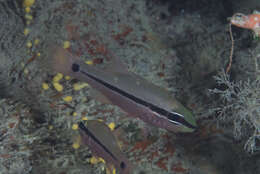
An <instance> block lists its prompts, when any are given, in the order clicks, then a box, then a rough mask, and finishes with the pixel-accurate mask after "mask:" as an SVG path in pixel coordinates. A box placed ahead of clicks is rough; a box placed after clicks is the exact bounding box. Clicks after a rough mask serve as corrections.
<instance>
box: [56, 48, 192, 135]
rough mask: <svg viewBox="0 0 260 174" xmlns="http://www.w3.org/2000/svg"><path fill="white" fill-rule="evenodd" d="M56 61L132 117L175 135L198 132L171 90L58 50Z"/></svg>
mask: <svg viewBox="0 0 260 174" xmlns="http://www.w3.org/2000/svg"><path fill="white" fill-rule="evenodd" d="M54 59H57V60H58V61H57V62H60V63H59V64H58V65H57V67H56V68H55V69H56V70H58V71H60V72H62V73H64V74H66V75H70V76H72V77H74V78H77V79H79V80H82V81H86V82H88V83H89V84H90V85H91V86H92V87H93V88H94V89H96V90H98V91H100V92H101V93H102V94H103V95H104V96H106V98H108V99H109V100H110V101H111V103H113V104H114V105H117V106H119V107H120V108H121V109H122V110H124V111H125V112H127V113H128V114H129V115H130V116H133V117H138V118H140V119H141V120H143V121H145V122H147V123H150V124H152V125H154V126H157V127H160V128H163V129H167V130H169V131H173V132H192V131H194V129H196V121H195V119H194V117H193V114H192V113H191V111H189V110H188V109H187V108H185V107H184V106H183V105H182V104H181V103H180V102H178V101H177V100H176V99H175V98H173V97H172V96H171V94H170V93H169V92H168V91H167V90H165V89H163V88H161V87H158V86H156V85H154V84H153V83H150V82H148V81H147V80H145V79H143V78H141V77H139V76H137V75H136V74H133V73H130V72H127V71H125V72H124V71H120V70H119V71H116V70H102V69H99V68H97V67H95V66H90V65H87V64H85V63H84V62H83V61H80V60H79V59H78V58H76V57H75V56H73V55H72V54H70V53H69V52H67V51H65V50H63V49H59V50H58V53H57V54H56V55H55V56H54Z"/></svg>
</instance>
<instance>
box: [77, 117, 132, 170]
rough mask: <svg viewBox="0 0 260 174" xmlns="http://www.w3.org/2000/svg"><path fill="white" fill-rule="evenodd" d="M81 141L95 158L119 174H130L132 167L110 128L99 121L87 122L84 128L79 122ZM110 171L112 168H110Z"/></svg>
mask: <svg viewBox="0 0 260 174" xmlns="http://www.w3.org/2000/svg"><path fill="white" fill-rule="evenodd" d="M78 125H79V128H80V129H79V131H80V135H81V141H82V143H83V144H85V145H87V146H88V147H89V148H90V149H91V151H92V153H93V154H94V155H95V156H98V157H102V158H103V159H104V160H105V161H106V163H107V164H110V165H111V164H112V165H113V166H114V167H115V168H116V169H117V173H119V174H130V173H132V165H131V163H130V162H129V161H128V160H127V158H126V157H125V155H124V154H123V152H122V151H121V150H120V147H119V145H118V143H117V140H116V138H115V136H114V134H113V132H112V131H111V130H110V128H109V127H108V126H107V125H106V124H105V123H104V122H101V121H98V120H89V121H87V123H86V126H85V124H84V123H83V122H79V123H78ZM110 170H112V167H110Z"/></svg>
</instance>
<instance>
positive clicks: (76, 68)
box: [71, 63, 80, 72]
mask: <svg viewBox="0 0 260 174" xmlns="http://www.w3.org/2000/svg"><path fill="white" fill-rule="evenodd" d="M79 68H80V67H79V64H76V63H73V64H72V66H71V69H72V71H73V72H79Z"/></svg>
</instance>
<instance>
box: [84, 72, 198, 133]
mask: <svg viewBox="0 0 260 174" xmlns="http://www.w3.org/2000/svg"><path fill="white" fill-rule="evenodd" d="M80 72H81V73H82V74H84V75H86V76H88V77H89V78H91V79H93V80H95V81H96V82H98V83H101V84H102V85H104V86H106V87H107V88H109V89H111V90H113V91H115V92H117V93H119V94H120V95H122V96H124V97H127V98H129V99H131V100H133V101H134V102H136V103H138V104H141V105H143V106H146V107H148V108H150V109H151V110H152V111H154V112H156V113H158V114H160V115H164V116H166V117H167V118H168V119H169V120H172V121H175V122H178V123H180V124H182V125H185V126H187V127H189V128H192V129H195V128H196V127H195V126H193V125H191V124H190V123H189V122H187V121H186V120H185V119H184V118H183V117H180V116H179V115H178V114H175V113H172V112H169V111H167V110H165V109H163V108H159V107H158V106H155V105H154V104H152V103H148V102H146V101H144V100H142V99H140V98H137V97H135V96H133V95H132V94H129V93H127V92H125V91H123V90H121V89H119V88H117V87H115V86H113V85H111V84H109V83H107V82H105V81H103V80H101V79H98V78H96V77H94V76H93V75H91V74H89V73H88V72H85V71H82V70H80ZM174 124H176V123H174Z"/></svg>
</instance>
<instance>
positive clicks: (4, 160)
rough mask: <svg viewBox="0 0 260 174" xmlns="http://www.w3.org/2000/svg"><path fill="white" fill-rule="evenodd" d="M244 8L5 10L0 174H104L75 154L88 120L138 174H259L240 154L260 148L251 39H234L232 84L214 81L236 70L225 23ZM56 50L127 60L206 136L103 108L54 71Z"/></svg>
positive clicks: (7, 4)
mask: <svg viewBox="0 0 260 174" xmlns="http://www.w3.org/2000/svg"><path fill="white" fill-rule="evenodd" d="M253 1H254V0H252V1H250V2H252V3H253ZM242 2H243V1H236V3H234V2H231V1H214V0H194V1H190V0H184V1H180V0H176V1H168V0H132V1H125V0H96V1H87V0H84V1H82V0H57V1H53V0H45V1H40V0H35V1H34V0H25V1H21V0H0V13H1V15H0V23H1V28H0V38H1V41H0V45H1V47H0V97H1V98H0V147H1V148H0V173H8V174H9V173H10V174H18V173H23V174H24V173H44V174H46V173H50V174H51V173H59V174H65V173H66V174H73V173H75V174H76V173H97V174H101V173H106V172H107V171H106V164H105V163H104V162H103V160H101V159H97V158H94V157H93V154H91V151H90V149H89V148H88V147H86V146H82V145H81V144H80V143H79V142H78V139H77V135H78V131H77V130H78V129H77V126H76V125H77V124H76V123H77V122H79V121H81V120H88V119H95V120H98V119H100V120H103V121H104V122H105V123H106V124H108V125H110V126H111V127H112V128H114V131H113V132H114V134H115V135H116V137H117V139H118V142H119V144H120V146H121V150H122V151H123V152H124V153H125V155H126V156H127V157H128V159H129V161H130V162H132V163H133V164H134V166H135V171H134V173H136V174H141V173H142V174H145V173H151V174H152V173H157V174H158V173H161V174H166V173H184V174H185V173H190V174H203V173H214V174H229V173H237V174H242V173H243V174H244V173H254V172H256V173H259V171H260V167H259V165H258V163H259V159H258V158H257V156H248V155H247V154H246V153H245V152H244V150H243V148H241V147H240V145H241V144H243V145H244V144H245V143H246V142H247V143H246V145H245V148H246V150H248V151H250V152H253V151H256V150H258V147H259V146H258V143H259V122H257V121H259V108H257V107H253V106H257V104H258V105H259V92H258V91H257V88H258V89H259V69H258V67H259V66H258V63H259V56H258V55H259V52H258V51H257V50H259V44H258V42H257V41H256V40H253V39H252V37H251V34H250V32H248V31H243V30H240V29H237V28H234V30H233V35H234V39H235V41H236V42H235V46H234V61H233V64H232V68H231V71H230V72H231V75H230V79H228V78H227V77H228V76H226V75H222V76H218V78H217V83H216V81H215V80H214V78H213V76H214V75H217V72H219V71H220V70H221V69H223V68H225V66H226V65H227V64H228V56H229V48H230V40H229V34H228V32H227V25H228V21H227V17H230V16H232V14H233V13H234V11H233V10H234V9H235V10H236V11H235V12H237V11H238V10H239V5H237V4H241V3H242ZM250 2H247V3H248V4H250V8H252V7H251V3H250ZM254 2H255V1H254ZM233 5H234V9H233ZM253 7H255V6H253ZM243 8H244V6H243ZM250 8H249V7H248V8H247V9H246V10H249V9H250ZM243 12H245V13H246V11H243ZM55 45H59V46H61V47H63V48H64V49H67V50H68V51H69V52H71V53H73V54H75V55H77V56H78V57H80V59H82V60H84V61H85V62H86V63H87V64H92V65H93V66H97V67H100V68H104V67H105V66H106V65H107V63H109V61H110V60H111V59H113V58H114V57H116V58H120V60H121V61H122V62H123V63H125V64H126V65H127V66H128V68H129V70H130V71H132V72H135V73H137V74H138V75H140V76H142V77H144V78H145V79H147V80H149V81H151V82H152V83H155V84H157V85H159V86H161V87H163V88H166V89H167V90H169V91H171V93H172V95H175V96H177V98H178V100H180V101H181V102H182V103H183V104H185V106H187V107H189V108H190V109H192V110H193V111H194V113H195V114H196V118H197V120H198V121H197V122H198V124H199V130H197V131H196V132H195V133H193V134H180V135H176V134H172V133H170V132H166V131H165V130H162V129H158V128H155V127H148V126H147V125H146V124H145V123H143V122H141V121H140V120H137V119H129V117H128V116H127V115H126V114H125V113H123V112H122V111H121V110H120V109H119V108H117V107H115V106H113V105H110V104H106V103H101V102H99V101H97V100H95V99H94V97H93V96H94V95H97V94H95V93H94V94H93V91H92V90H91V87H90V86H89V85H88V84H86V83H83V82H80V81H78V80H75V79H72V78H71V77H69V76H64V75H62V74H59V73H58V74H57V73H56V72H53V71H52V70H51V69H50V68H49V67H50V66H49V64H48V62H49V61H48V60H50V59H51V58H52V46H55ZM46 62H47V63H46ZM248 78H249V80H248ZM240 81H241V82H240ZM219 84H221V85H220V86H219ZM223 86H224V87H223ZM214 88H216V89H215V90H214ZM208 89H213V90H212V91H213V92H214V93H215V94H214V95H208ZM231 94H232V95H231ZM257 95H258V96H257ZM257 97H258V98H257ZM218 99H219V100H218ZM211 108H215V109H213V110H212V109H211ZM212 111H213V112H212ZM215 111H220V112H217V113H216V112H215ZM221 114H222V115H223V116H222V115H221ZM216 120H218V122H219V123H220V125H224V126H223V127H216V126H215V125H216ZM234 121H235V124H234ZM225 124H228V126H225ZM230 125H231V127H230ZM232 126H234V127H232ZM233 128H234V130H235V131H234V132H235V136H236V137H240V138H241V139H242V140H243V142H239V141H237V140H234V139H233V138H232V136H230V134H229V133H228V132H229V130H230V129H232V130H233ZM145 132H146V133H147V132H148V133H149V134H148V136H147V137H146V138H144V136H143V135H145ZM227 134H228V135H227ZM246 136H250V137H251V138H250V139H248V138H249V137H246ZM227 149H229V150H228V152H229V153H226V151H227ZM224 158H226V159H224ZM234 159H240V160H239V164H238V163H237V160H234Z"/></svg>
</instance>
